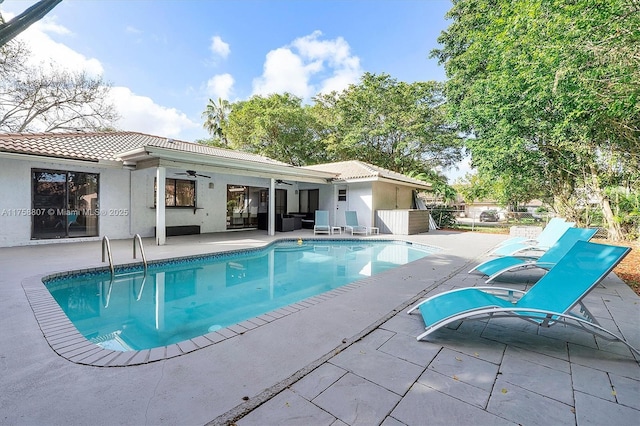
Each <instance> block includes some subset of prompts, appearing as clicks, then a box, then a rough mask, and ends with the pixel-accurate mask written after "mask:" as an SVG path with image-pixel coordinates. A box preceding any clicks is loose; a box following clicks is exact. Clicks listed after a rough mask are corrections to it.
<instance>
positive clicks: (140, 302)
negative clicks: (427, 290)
mask: <svg viewBox="0 0 640 426" xmlns="http://www.w3.org/2000/svg"><path fill="white" fill-rule="evenodd" d="M433 252H434V249H433V248H431V247H427V246H422V245H415V244H411V243H405V242H397V241H354V240H345V241H331V240H324V241H313V240H309V241H304V242H296V241H281V242H277V243H274V244H271V245H269V246H267V247H265V248H262V249H254V250H245V251H242V252H235V253H229V254H221V255H210V256H204V257H203V256H201V257H198V258H191V259H180V260H176V261H170V262H160V263H157V264H151V265H149V269H148V272H147V274H146V277H145V276H144V274H143V272H142V271H141V270H138V271H126V270H125V271H118V270H116V277H115V279H113V280H111V276H110V274H109V272H108V271H105V272H93V273H87V274H75V275H70V276H67V277H58V278H55V279H52V280H49V281H47V282H45V285H46V286H47V288H48V289H49V291H50V292H51V294H52V295H53V297H54V299H55V300H56V301H57V302H58V304H59V305H60V307H61V308H62V310H63V311H64V312H65V313H66V314H67V316H68V317H69V319H70V320H71V322H73V324H74V325H75V326H76V328H77V329H78V331H79V332H80V333H82V334H83V335H84V336H85V337H86V338H87V339H89V340H91V341H92V342H94V343H96V344H98V345H100V346H102V347H104V348H107V349H113V350H121V351H123V350H141V349H149V348H154V347H160V346H166V345H170V344H173V343H177V342H180V341H183V340H187V339H191V338H194V337H197V336H201V335H204V334H207V333H209V332H210V331H215V330H217V329H220V328H223V327H227V326H230V325H233V324H237V323H239V322H241V321H244V320H246V319H250V318H254V317H256V316H259V315H261V314H263V313H266V312H269V311H272V310H275V309H277V308H280V307H283V306H286V305H289V304H292V303H295V302H298V301H300V300H303V299H306V298H308V297H311V296H315V295H317V294H320V293H324V292H326V291H329V290H332V289H335V288H337V287H340V286H343V285H345V284H348V283H350V282H353V281H356V280H359V279H362V278H365V277H368V276H372V275H375V274H378V273H380V272H383V271H386V270H388V269H391V268H395V267H398V266H400V265H403V264H406V263H409V262H412V261H414V260H417V259H420V258H422V257H425V256H427V255H429V254H431V253H433Z"/></svg>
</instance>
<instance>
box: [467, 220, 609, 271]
mask: <svg viewBox="0 0 640 426" xmlns="http://www.w3.org/2000/svg"><path fill="white" fill-rule="evenodd" d="M597 231H598V230H597V229H583V228H569V229H567V231H566V232H565V233H564V234H563V235H562V237H560V239H559V240H558V242H556V243H555V244H554V245H553V247H551V248H550V249H549V250H547V251H546V252H544V253H543V254H542V256H540V258H532V257H518V256H503V257H497V258H493V259H489V260H487V261H486V262H482V263H481V264H479V265H478V266H476V267H475V268H473V269H472V270H470V271H469V273H471V272H473V271H478V272H481V273H483V274H484V275H487V276H488V277H489V278H488V279H487V281H485V282H486V283H489V282H491V281H493V280H494V279H495V278H497V277H499V276H500V275H502V274H504V273H505V272H510V271H518V270H523V269H529V268H541V269H546V270H549V269H551V268H552V267H553V266H554V265H555V264H556V263H558V262H559V261H560V259H562V257H563V256H564V255H565V254H567V252H568V251H569V249H571V247H573V245H574V244H575V243H576V241H589V240H590V239H591V238H592V237H593V235H594V234H595V233H596V232H597Z"/></svg>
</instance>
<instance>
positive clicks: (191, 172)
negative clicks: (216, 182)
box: [176, 170, 211, 179]
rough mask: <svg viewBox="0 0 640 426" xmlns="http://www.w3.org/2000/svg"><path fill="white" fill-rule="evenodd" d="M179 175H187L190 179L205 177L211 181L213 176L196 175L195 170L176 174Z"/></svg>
mask: <svg viewBox="0 0 640 426" xmlns="http://www.w3.org/2000/svg"><path fill="white" fill-rule="evenodd" d="M176 174H177V175H187V176H189V177H197V176H200V177H204V178H208V179H211V176H207V175H201V174H200V173H196V171H195V170H187V171H186V173H176Z"/></svg>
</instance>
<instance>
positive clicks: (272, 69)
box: [253, 47, 313, 98]
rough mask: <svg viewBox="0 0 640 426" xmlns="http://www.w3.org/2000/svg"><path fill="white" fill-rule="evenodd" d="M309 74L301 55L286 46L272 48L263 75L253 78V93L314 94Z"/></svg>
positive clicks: (307, 95) (303, 95) (304, 96)
mask: <svg viewBox="0 0 640 426" xmlns="http://www.w3.org/2000/svg"><path fill="white" fill-rule="evenodd" d="M312 68H313V65H312ZM309 75H310V72H309V69H308V68H306V67H305V65H304V63H303V62H302V58H300V56H298V55H296V54H295V53H293V52H292V51H291V50H289V49H288V48H284V47H281V48H279V49H276V50H272V51H271V52H269V53H267V58H266V61H265V63H264V71H263V73H262V76H261V77H259V78H256V79H254V80H253V94H257V95H270V94H273V93H284V92H289V93H292V94H294V95H296V96H300V97H302V98H306V97H309V96H311V95H312V94H313V93H312V90H311V86H310V85H309Z"/></svg>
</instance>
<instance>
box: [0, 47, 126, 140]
mask: <svg viewBox="0 0 640 426" xmlns="http://www.w3.org/2000/svg"><path fill="white" fill-rule="evenodd" d="M29 54H30V52H29V50H28V49H27V48H26V47H25V46H24V44H21V43H19V42H17V41H12V42H11V43H8V44H6V45H4V46H2V47H0V72H1V73H2V79H0V131H2V132H31V131H34V132H41V131H45V132H50V131H64V130H97V129H105V128H113V123H114V122H115V121H116V120H117V119H118V115H117V113H116V111H115V107H114V106H113V105H112V104H110V103H109V102H108V101H107V95H108V93H109V90H110V86H109V85H108V84H106V83H105V82H104V81H103V80H102V78H101V77H95V78H94V77H91V76H89V75H87V74H86V73H85V72H70V71H64V70H60V69H58V68H56V67H55V66H54V65H53V64H50V65H49V66H48V67H46V66H45V65H42V64H41V65H39V66H32V65H28V62H27V60H26V59H27V57H28V56H29Z"/></svg>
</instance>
